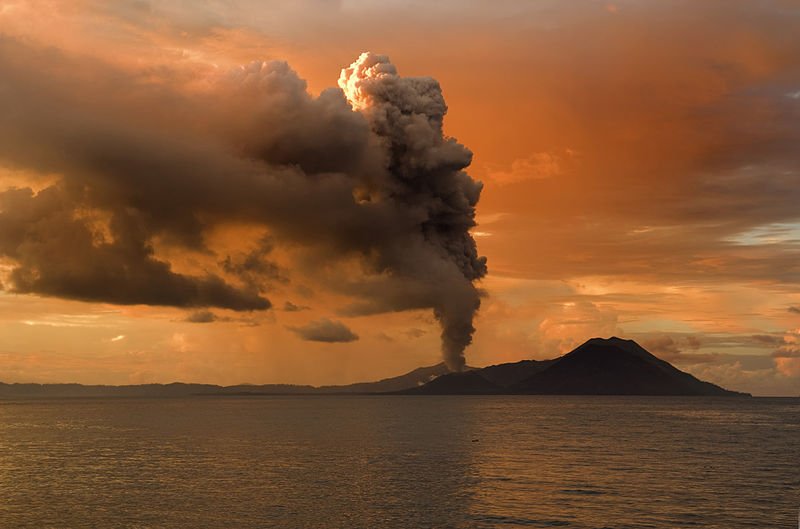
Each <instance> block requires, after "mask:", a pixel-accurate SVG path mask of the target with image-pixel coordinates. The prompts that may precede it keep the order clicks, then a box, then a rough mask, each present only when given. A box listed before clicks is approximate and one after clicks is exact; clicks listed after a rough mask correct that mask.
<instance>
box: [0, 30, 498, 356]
mask: <svg viewBox="0 0 800 529" xmlns="http://www.w3.org/2000/svg"><path fill="white" fill-rule="evenodd" d="M0 71H3V76H2V77H0V115H2V116H3V119H2V120H0V165H6V166H9V167H13V168H17V169H22V170H25V171H29V172H31V173H32V174H44V175H51V176H50V178H51V183H49V184H45V185H44V186H43V187H41V188H40V189H39V190H38V191H34V190H32V189H27V188H25V189H17V188H11V189H5V190H3V186H0V258H6V259H8V260H10V261H11V263H13V265H12V266H13V270H12V271H11V273H10V275H9V276H8V278H7V281H5V286H6V288H9V289H10V290H13V291H16V292H24V293H35V294H41V295H48V296H58V297H64V298H70V299H81V300H90V301H105V302H111V303H119V304H155V305H171V306H177V307H196V308H199V309H203V308H209V307H220V308H227V309H232V310H241V311H251V310H263V309H267V308H269V307H270V306H271V303H270V301H269V299H268V297H267V295H268V293H269V290H270V287H271V285H272V284H274V283H275V282H286V281H289V280H291V278H290V277H287V274H288V272H287V271H286V270H284V269H283V268H281V267H279V266H278V265H277V264H276V263H275V262H273V261H272V260H271V257H272V253H273V249H274V248H275V247H279V246H281V245H288V246H290V247H292V248H303V249H304V251H305V252H306V253H305V254H304V255H305V256H306V257H307V258H308V260H309V262H312V263H313V266H307V267H306V268H307V269H309V270H311V271H312V272H313V273H317V272H318V270H319V269H325V270H327V269H329V268H335V266H334V265H336V263H352V262H353V261H354V260H355V261H357V262H358V263H359V270H360V271H359V272H355V273H354V272H353V271H352V269H348V270H349V273H347V274H343V275H342V276H340V277H337V278H333V279H332V278H330V277H328V278H327V279H326V277H324V276H323V275H322V274H321V272H320V273H319V275H318V277H317V279H318V280H320V281H322V282H323V283H324V286H326V287H327V288H330V289H333V290H337V291H339V292H340V293H344V294H347V295H348V296H350V297H351V299H353V300H354V301H353V302H352V303H351V304H350V305H349V306H348V307H345V308H343V309H342V311H343V313H347V314H350V315H359V314H373V313H381V312H390V311H402V310H409V309H432V310H433V312H434V314H435V316H436V318H437V319H438V320H439V322H440V323H441V326H442V348H443V352H444V357H445V360H446V362H447V364H448V365H449V366H450V367H451V368H452V369H455V370H458V369H461V368H462V367H463V365H464V358H463V352H464V348H465V347H466V346H467V345H468V344H469V343H470V341H471V337H472V333H473V331H474V328H473V325H472V321H473V316H474V314H475V311H476V310H477V309H478V307H479V304H480V299H479V295H478V291H477V290H476V288H475V286H474V282H475V281H476V280H477V279H479V278H481V277H483V276H484V275H485V273H486V263H485V259H484V258H482V257H479V256H478V253H477V249H476V245H475V241H474V240H473V239H472V237H471V236H470V234H469V230H470V228H472V227H473V226H474V225H475V222H474V215H475V205H476V204H477V202H478V198H479V195H480V191H481V184H480V183H478V182H475V181H474V180H472V179H471V178H470V177H469V176H468V175H467V174H466V173H465V172H464V171H463V170H464V168H466V167H467V166H468V165H469V163H470V161H471V153H470V152H469V151H468V150H467V149H466V148H465V147H463V146H462V145H459V144H458V143H457V142H456V141H455V140H453V139H451V138H447V137H445V136H444V135H443V132H442V122H443V118H444V115H445V112H446V106H445V103H444V99H443V97H442V93H441V90H440V88H439V85H438V83H437V82H436V81H435V80H433V79H430V78H403V77H400V76H399V75H397V72H396V70H395V68H394V66H392V65H391V64H390V63H389V61H388V59H387V58H386V57H383V56H377V55H372V54H369V53H365V54H363V55H362V56H361V57H359V59H358V60H357V61H356V62H354V63H353V64H352V65H351V66H350V67H349V68H347V69H345V70H344V71H343V72H342V76H341V78H340V81H339V83H340V87H341V89H340V88H331V89H328V90H325V91H323V92H322V93H321V94H320V96H319V97H313V96H311V95H310V94H309V93H308V92H307V90H306V83H305V82H304V81H303V80H302V79H300V78H299V77H298V76H297V74H296V73H295V72H294V71H292V70H291V68H289V66H288V65H287V64H286V63H283V62H268V63H261V62H256V63H252V64H250V65H248V66H246V67H242V68H239V69H236V70H234V71H232V72H228V73H226V74H218V73H212V74H210V75H208V76H206V77H205V78H203V79H195V78H193V77H192V76H196V75H198V74H196V73H194V72H190V73H188V74H187V72H181V71H165V72H153V71H147V72H145V73H144V74H143V73H138V72H129V71H123V70H119V69H115V68H112V67H110V66H108V65H107V64H105V63H100V62H97V61H94V60H91V59H84V58H77V59H76V58H74V57H68V56H65V55H63V54H61V53H60V52H58V51H56V50H52V49H47V50H44V49H37V48H33V47H30V46H29V45H25V44H22V43H20V42H18V41H15V40H13V39H8V38H2V37H0ZM159 75H160V76H161V77H159ZM154 76H155V77H156V78H155V80H154ZM185 78H189V79H190V81H191V82H188V85H187V86H188V88H187V86H184V85H182V84H181V83H180V82H176V79H178V80H181V79H185ZM235 223H240V224H242V223H244V224H247V225H256V226H262V227H263V228H264V230H266V232H268V233H269V236H268V237H266V238H260V239H257V240H253V241H250V244H249V246H250V248H251V250H250V251H247V252H245V253H242V254H233V255H229V254H228V253H224V254H221V255H220V254H218V253H217V251H216V249H215V248H214V247H213V243H211V242H210V241H211V238H210V237H209V234H210V232H211V231H212V230H213V229H215V228H217V227H219V226H224V225H227V224H235ZM159 247H168V248H170V249H171V250H172V251H171V252H169V253H167V254H163V253H159V252H158V250H157V249H158V248H159ZM181 249H183V250H186V251H191V252H194V254H195V255H206V256H211V257H212V258H213V259H211V263H210V264H209V265H208V266H205V267H204V268H203V270H204V272H203V273H202V274H197V273H196V272H195V273H194V274H195V275H190V274H188V273H183V272H181V271H179V270H178V268H177V267H176V262H174V261H172V260H171V257H168V256H174V255H180V251H181ZM319 263H325V264H329V265H331V266H325V267H320V266H319ZM294 265H295V267H296V268H298V269H300V268H303V263H302V262H299V263H295V264H294Z"/></svg>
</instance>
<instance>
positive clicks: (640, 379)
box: [405, 337, 744, 396]
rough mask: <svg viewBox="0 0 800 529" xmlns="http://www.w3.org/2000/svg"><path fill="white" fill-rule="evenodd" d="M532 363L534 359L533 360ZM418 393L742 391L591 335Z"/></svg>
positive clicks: (633, 346)
mask: <svg viewBox="0 0 800 529" xmlns="http://www.w3.org/2000/svg"><path fill="white" fill-rule="evenodd" d="M531 362H533V363H531ZM405 393H410V394H420V395H442V394H450V395H455V394H537V395H707V396H733V395H744V394H743V393H737V392H734V391H728V390H726V389H723V388H721V387H719V386H716V385H714V384H711V383H710V382H704V381H702V380H698V379H697V378H695V377H694V376H692V375H690V374H689V373H684V372H683V371H681V370H679V369H677V368H676V367H674V366H672V365H671V364H669V363H668V362H665V361H664V360H661V359H659V358H657V357H656V356H654V355H653V354H651V353H649V352H648V351H647V350H645V349H644V348H642V347H641V346H640V345H639V344H637V343H636V342H634V341H632V340H622V339H620V338H616V337H614V338H609V339H602V338H592V339H591V340H589V341H587V342H586V343H584V344H583V345H581V346H580V347H578V348H576V349H575V350H573V351H572V352H570V353H568V354H566V355H564V356H562V357H560V358H556V359H554V360H545V361H540V362H535V361H525V362H517V363H515V364H500V365H497V366H490V367H486V368H483V369H478V370H475V371H471V372H468V373H450V374H447V375H443V376H441V377H439V378H437V379H435V380H433V381H431V382H429V383H428V384H425V385H424V386H421V387H418V388H412V389H409V390H406V391H405Z"/></svg>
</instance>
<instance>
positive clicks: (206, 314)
mask: <svg viewBox="0 0 800 529" xmlns="http://www.w3.org/2000/svg"><path fill="white" fill-rule="evenodd" d="M218 319H219V318H218V317H217V315H216V314H214V313H213V312H211V311H210V310H198V311H195V312H192V313H191V314H189V315H188V316H187V317H186V320H185V321H187V322H189V323H212V322H215V321H217V320H218Z"/></svg>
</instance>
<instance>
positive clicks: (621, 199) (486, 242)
mask: <svg viewBox="0 0 800 529" xmlns="http://www.w3.org/2000/svg"><path fill="white" fill-rule="evenodd" d="M799 26H800V7H799V6H798V4H797V2H794V1H764V2H752V1H735V0H733V1H718V2H717V1H706V2H694V1H659V2H655V1H653V2H644V1H633V0H631V1H623V2H605V1H590V0H585V1H575V2H563V1H558V0H540V1H535V2H521V1H519V2H517V1H494V2H489V1H486V2H477V1H476V2H463V1H449V0H448V1H443V2H435V3H432V2H423V1H409V0H404V1H396V0H390V1H380V2H379V1H367V0H341V1H338V2H336V1H324V0H291V1H290V0H286V1H283V0H275V1H270V2H259V1H255V0H253V1H246V0H238V1H237V0H227V1H226V0H207V1H193V2H183V1H179V0H171V1H170V0H167V1H158V2H156V1H148V0H118V1H115V2H107V1H99V0H98V1H93V0H76V1H52V2H48V1H35V0H30V1H24V0H0V283H1V284H2V290H0V381H3V382H81V383H109V384H127V383H145V382H172V381H175V380H180V381H186V382H210V383H219V384H237V383H244V382H249V383H273V382H286V383H305V384H330V383H348V382H355V381H361V380H371V379H378V378H383V377H388V376H394V375H397V374H400V373H402V372H405V371H408V370H411V369H413V368H416V367H419V366H422V365H432V364H434V363H437V362H439V361H441V358H442V353H441V351H440V349H441V345H440V332H441V330H440V327H439V324H438V323H437V320H436V318H435V317H434V312H433V310H432V308H431V307H433V305H434V304H435V301H433V302H432V301H431V300H430V299H429V298H428V294H429V293H427V291H426V292H418V290H420V289H422V288H423V285H425V284H426V281H430V282H431V283H433V284H436V285H437V288H438V285H439V284H441V283H442V281H440V280H439V277H440V276H439V275H437V274H439V273H440V272H439V271H434V270H431V271H430V276H427V275H426V274H428V272H427V271H426V270H425V269H424V268H420V266H419V263H420V262H423V261H424V259H425V258H424V257H420V258H419V260H415V261H414V264H413V266H412V265H411V264H408V263H406V262H405V261H404V259H405V258H406V257H408V256H407V255H404V256H395V255H394V254H392V251H391V248H390V249H386V248H389V246H388V245H387V246H386V247H384V246H382V245H383V238H384V235H383V234H384V233H387V234H389V235H387V237H395V236H396V235H397V234H396V233H395V231H397V232H399V231H402V230H403V229H405V228H404V226H405V224H403V222H406V220H408V219H407V218H406V216H405V213H404V214H403V215H400V216H399V217H394V216H392V215H394V213H392V212H383V213H382V212H381V211H377V212H375V216H374V220H373V221H370V222H369V224H368V225H369V226H370V228H372V227H374V232H372V231H370V234H369V237H373V238H374V239H375V240H374V241H372V239H370V240H371V241H372V242H369V243H366V242H364V241H363V240H362V237H367V235H364V231H363V230H362V229H359V226H361V224H359V222H363V217H362V216H360V215H357V214H355V213H352V212H351V211H350V209H342V208H341V207H339V206H338V205H337V204H338V202H337V200H338V199H339V198H341V196H342V192H343V191H342V190H343V189H345V188H346V182H345V181H344V179H343V178H344V177H341V178H340V177H339V176H337V175H338V174H339V173H340V172H341V173H343V174H348V175H352V174H355V175H358V177H359V178H363V179H366V180H364V181H366V182H367V183H365V184H364V188H365V189H366V188H369V190H372V191H369V190H368V191H369V192H372V193H373V195H372V198H369V199H363V200H367V201H369V200H372V201H378V199H377V198H375V196H377V195H376V194H375V193H377V192H376V191H374V189H378V188H380V187H381V186H382V185H384V184H383V183H382V181H377V182H372V181H371V180H370V178H372V177H373V176H374V174H373V173H370V171H369V168H370V167H372V166H373V164H379V163H380V162H379V161H376V160H375V159H374V156H373V151H374V149H373V147H374V146H373V145H372V144H371V143H369V142H370V141H371V140H369V139H365V138H363V137H362V128H363V127H362V118H361V114H360V113H359V112H360V111H359V108H358V104H357V102H355V103H354V100H353V99H352V98H350V99H349V104H350V105H351V106H353V107H354V110H351V109H350V106H346V105H347V103H346V102H345V99H344V96H343V95H342V94H341V92H339V90H340V89H339V84H337V83H338V82H339V79H340V75H341V71H342V69H343V68H347V67H349V66H350V65H351V63H353V62H354V61H356V60H357V59H358V58H359V56H360V55H361V53H362V52H366V51H370V52H373V53H375V54H383V55H386V56H388V57H389V58H390V59H391V63H392V64H393V65H394V66H395V67H396V69H397V72H398V74H399V75H400V76H402V77H403V78H406V77H417V76H426V77H427V76H430V77H432V78H434V79H436V80H438V82H439V83H440V85H441V89H442V91H443V95H444V98H445V100H446V102H447V107H448V111H447V114H446V117H445V118H444V131H445V133H446V135H447V136H450V137H453V138H455V139H456V140H457V141H458V143H459V144H461V145H463V146H465V147H466V148H467V149H469V150H470V151H471V152H472V155H473V156H472V160H471V165H469V167H468V168H466V169H465V170H466V172H467V173H468V174H469V175H470V176H471V177H472V178H474V179H476V180H479V181H481V182H483V190H482V193H481V195H480V201H479V203H478V204H477V219H476V220H477V224H478V225H477V226H476V227H474V228H472V230H471V233H472V235H473V237H474V238H475V240H476V241H477V245H478V252H479V255H480V256H486V258H487V266H488V273H487V274H486V275H485V277H483V278H482V279H479V280H478V281H477V282H476V283H475V284H476V286H477V287H478V289H479V292H480V295H481V307H480V310H479V312H478V314H477V317H476V319H475V322H474V326H475V328H476V332H475V334H474V339H473V343H472V345H470V346H469V347H468V348H467V350H466V361H467V364H468V365H472V366H484V365H489V364H494V363H501V362H508V361H516V360H520V359H526V358H534V359H545V358H552V357H554V356H557V355H560V354H563V353H565V352H568V351H569V350H571V349H572V348H573V347H575V346H577V345H579V344H580V343H582V342H583V341H585V340H586V339H588V338H590V337H593V336H603V337H607V336H612V335H617V336H620V337H624V338H631V339H635V340H637V341H638V342H639V343H641V344H642V345H643V346H645V347H646V348H647V349H649V350H650V351H652V352H653V353H654V354H656V355H658V356H660V357H661V358H664V359H665V360H668V361H669V362H672V363H673V364H675V365H676V366H677V367H679V368H681V369H683V370H686V371H689V372H691V373H692V374H694V375H696V376H698V377H700V378H702V379H705V380H709V381H711V382H714V383H717V384H720V385H723V386H725V387H727V388H730V389H734V390H740V391H748V392H752V393H754V394H759V395H797V394H799V393H800V39H798V37H797V28H798V27H799ZM261 61H265V63H261ZM269 61H285V62H286V64H288V66H287V65H286V64H282V63H270V62H269ZM253 72H257V73H255V74H254V73H253ZM293 72H296V74H295V73H293ZM259 76H260V77H259ZM253 79H255V81H253ZM301 80H305V82H306V83H307V85H306V86H305V87H304V86H303V83H302V81H301ZM425 86H426V87H427V85H425ZM305 90H307V91H308V93H309V94H310V95H309V96H306V95H305V94H304V91H305ZM363 130H366V129H363ZM364 134H365V133H364ZM362 142H365V143H363V145H367V146H366V147H363V146H362ZM443 145H444V146H445V147H446V149H445V150H443V151H441V152H439V151H437V153H438V154H437V155H436V156H438V157H439V158H437V160H439V161H441V160H444V161H441V163H442V164H450V165H452V166H453V167H455V168H456V169H457V168H458V166H459V164H460V163H461V161H462V160H464V159H466V160H467V161H468V154H465V153H466V151H465V150H463V149H462V148H460V147H458V146H456V144H455V143H452V142H449V143H448V142H446V143H444V144H443ZM443 149H444V148H443ZM447 149H450V150H447ZM234 151H235V152H236V153H239V154H236V155H233V154H231V153H232V152H234ZM351 152H354V153H356V152H357V153H358V157H359V158H358V160H357V161H354V159H353V157H352V156H351V155H350V153H351ZM242 153H244V154H242ZM464 156H466V157H467V158H464ZM258 157H264V159H267V158H268V163H269V168H268V169H264V170H265V171H266V170H268V171H271V173H270V174H271V175H272V176H270V178H273V177H274V179H275V182H278V183H280V182H284V183H285V185H284V186H283V187H275V185H277V184H275V183H274V182H273V184H270V185H266V186H262V185H260V184H259V185H256V184H253V187H245V186H249V185H251V184H252V182H254V181H256V180H257V176H252V175H250V173H249V171H250V170H251V169H252V164H251V163H250V162H251V161H252V160H251V158H258ZM259 159H260V158H259ZM423 162H424V163H423ZM423 162H419V163H420V164H422V165H424V164H426V163H429V160H423ZM409 163H411V162H409ZM414 163H417V162H414ZM437 163H439V162H437ZM450 165H448V167H450ZM462 165H463V164H462ZM296 172H302V173H303V175H306V176H308V175H311V176H309V177H308V178H306V176H304V177H303V179H302V180H301V181H300V180H295V179H294V176H292V175H294V174H295V173H296ZM176 175H177V176H176ZM320 175H321V176H320ZM375 178H376V179H377V177H375ZM254 179H256V180H254ZM359 181H361V180H359ZM464 182H466V183H464V185H465V186H467V187H465V188H464V189H467V191H466V195H467V196H468V195H469V193H470V189H471V188H470V187H469V186H470V185H471V184H469V182H468V181H464ZM373 185H374V186H375V187H374V189H373V187H370V186H373ZM270 186H272V187H270ZM459 189H460V188H459ZM256 191H257V192H256ZM361 191H363V192H364V193H368V191H364V190H362V189H360V188H359V189H355V190H352V193H350V194H348V193H349V191H348V192H347V193H345V194H344V197H345V198H346V199H347V200H350V197H351V196H352V197H353V198H352V200H354V201H356V202H357V203H358V204H361V203H362V202H359V201H361V200H362V199H361V198H360V197H361V195H359V193H361ZM439 191H440V192H442V193H443V195H442V196H451V195H450V194H449V193H450V191H451V190H449V189H447V190H444V191H442V190H439ZM258 193H263V196H261V195H259V194H258ZM414 196H416V195H414ZM356 202H353V204H356ZM353 204H350V205H351V206H352V205H353ZM376 204H377V202H376ZM354 207H355V206H354ZM376 208H379V206H376ZM273 212H278V213H274V214H273ZM351 213H352V215H351ZM409 218H410V217H409ZM395 219H400V220H399V221H398V220H395ZM384 222H385V226H384V224H382V223H384ZM381 230H385V231H381ZM368 231H369V230H368ZM128 237H129V238H130V239H128ZM398 237H399V236H398ZM367 238H368V237H367ZM128 240H130V241H137V242H136V243H135V244H134V243H130V244H128V243H127V242H126V241H128ZM393 240H394V239H393ZM397 240H401V239H397ZM387 244H388V243H387ZM373 246H375V247H377V248H378V249H375V250H374V252H375V253H374V254H373V253H372V250H373ZM445 246H446V244H445ZM367 247H368V248H370V251H369V252H366V254H365V255H360V254H359V252H361V251H363V248H367ZM149 248H152V253H148V252H149V250H148V249H149ZM381 252H384V253H381ZM376 255H377V257H376ZM413 255H414V256H416V254H413ZM423 255H427V254H426V253H425V252H422V250H420V256H423ZM462 257H463V256H462ZM473 261H474V262H473ZM365 262H369V263H370V265H369V266H367V265H366V264H365ZM378 262H379V264H376V263H378ZM475 263H478V264H477V265H475ZM384 265H385V267H384ZM464 266H467V265H464ZM469 266H480V261H476V260H474V259H473V260H472V261H471V264H469ZM396 267H400V268H396ZM393 270H401V273H400V275H392V274H393V272H392V271H393ZM442 273H443V272H442ZM402 274H409V277H410V278H411V279H410V282H406V283H404V282H403V281H401V280H400V279H402V277H403V276H402ZM478 276H480V271H479V270H478V271H476V272H475V277H478ZM152 277H159V278H162V279H164V282H163V284H162V283H160V282H154V281H151V280H150V278H152ZM398 277H399V278H400V279H398ZM441 277H443V278H445V280H446V277H447V276H445V275H442V276H441ZM137 281H138V282H137ZM445 282H446V281H445ZM190 283H191V284H192V285H193V286H192V288H194V289H195V290H196V291H197V292H199V294H198V295H197V296H194V297H189V298H187V297H185V296H182V294H181V292H183V290H182V289H183V286H181V285H184V286H185V285H189V284H190ZM175 284H177V285H178V286H174V285H175ZM173 287H174V290H173ZM186 288H189V287H188V286H187V287H186ZM448 288H450V287H442V292H445V291H447V292H450V290H447V289H448ZM454 288H456V290H457V292H458V295H462V294H463V295H464V296H466V297H467V299H469V292H466V291H464V290H463V289H462V290H458V288H460V287H454ZM467 303H468V302H467Z"/></svg>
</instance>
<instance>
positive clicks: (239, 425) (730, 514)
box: [0, 396, 800, 529]
mask: <svg viewBox="0 0 800 529" xmlns="http://www.w3.org/2000/svg"><path fill="white" fill-rule="evenodd" d="M798 507H800V400H789V399H776V400H771V399H752V400H746V399H745V400H743V399H671V398H615V397H604V398H585V397H524V396H522V397H364V396H360V397H264V398H219V399H215V398H201V397H199V398H194V399H152V400H147V399H141V400H133V399H132V400H62V401H0V527H3V528H6V527H37V528H38V527H70V528H78V527H191V528H215V527H220V528H221V527H226V528H228V527H231V528H234V527H278V528H373V529H380V528H404V529H406V528H407V529H413V528H426V527H430V528H450V527H452V528H511V527H568V528H600V527H613V528H626V527H630V528H633V527H637V528H638V527H642V528H645V527H648V528H665V529H666V528H669V529H675V528H682V527H713V528H721V529H722V528H724V529H731V528H737V527H758V528H773V527H788V528H792V529H793V528H794V527H797V524H798V521H797V518H798Z"/></svg>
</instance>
